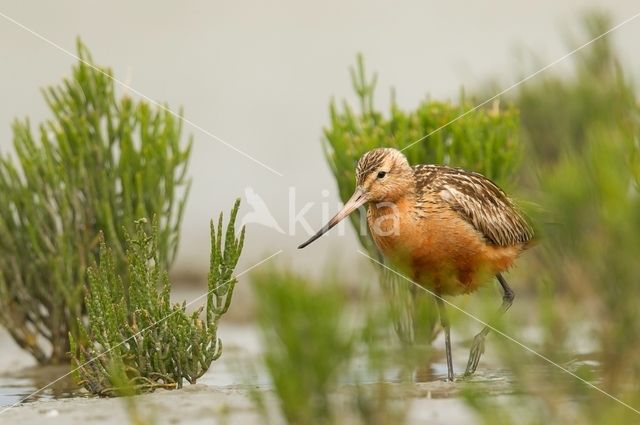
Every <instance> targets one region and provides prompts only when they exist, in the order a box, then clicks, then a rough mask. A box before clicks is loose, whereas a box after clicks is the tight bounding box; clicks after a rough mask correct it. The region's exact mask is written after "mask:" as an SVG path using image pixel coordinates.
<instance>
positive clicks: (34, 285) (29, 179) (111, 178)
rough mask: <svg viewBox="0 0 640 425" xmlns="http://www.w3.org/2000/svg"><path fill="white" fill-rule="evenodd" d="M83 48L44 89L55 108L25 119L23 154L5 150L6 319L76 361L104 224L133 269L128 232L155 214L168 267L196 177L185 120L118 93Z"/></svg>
mask: <svg viewBox="0 0 640 425" xmlns="http://www.w3.org/2000/svg"><path fill="white" fill-rule="evenodd" d="M77 48H78V56H79V58H80V60H79V62H78V63H77V64H76V65H75V66H74V67H73V71H72V76H71V77H70V78H68V79H65V80H64V82H63V83H62V84H60V85H58V86H55V87H49V88H47V89H45V90H43V95H44V98H45V100H46V102H47V105H48V107H49V109H50V111H51V114H52V117H51V118H50V119H47V120H45V121H44V122H42V123H41V124H40V125H39V126H38V129H37V131H36V132H33V131H32V129H31V124H30V122H29V120H17V121H15V123H14V124H13V145H14V148H15V158H12V157H11V156H9V155H6V154H5V155H3V156H0V195H1V196H2V202H1V203H0V324H2V325H3V326H4V327H5V328H6V329H7V331H8V332H9V333H10V334H11V336H12V337H13V339H14V340H15V341H16V342H17V343H18V344H19V345H20V346H21V347H22V348H24V349H25V350H27V351H28V352H29V353H30V354H31V355H32V356H33V357H34V358H35V359H36V360H37V361H38V362H39V363H61V362H65V361H68V359H67V353H68V351H69V334H70V333H71V334H76V332H77V318H78V317H83V316H85V314H86V312H87V308H86V306H85V304H84V288H85V286H86V283H87V273H86V270H87V267H88V266H89V265H90V264H91V263H92V262H93V261H94V260H95V258H96V255H97V254H98V251H99V249H100V236H99V235H100V233H101V232H102V234H103V235H104V240H105V241H106V243H107V244H108V245H109V246H110V249H111V255H112V256H113V267H114V268H115V270H116V271H118V272H122V271H123V270H124V269H125V263H126V259H125V248H124V245H125V239H126V238H125V232H126V231H128V232H132V231H133V223H134V221H135V220H136V219H138V218H141V217H152V216H156V217H157V248H158V261H159V262H160V263H161V264H162V265H163V266H164V267H168V266H169V265H170V264H171V262H172V261H173V258H174V257H175V253H176V249H177V246H178V234H179V230H180V223H181V220H182V213H183V210H184V205H185V201H186V197H187V193H188V188H189V184H190V181H189V179H188V178H187V177H186V170H187V162H188V159H189V155H190V152H191V143H190V142H189V143H186V144H185V143H182V128H181V121H180V120H179V119H178V118H176V117H175V116H174V115H172V114H171V113H170V112H168V111H166V110H163V109H158V108H155V107H152V106H151V105H149V104H148V103H146V102H144V101H134V100H133V99H132V98H130V97H128V96H122V97H118V96H116V88H115V84H114V81H113V80H112V78H111V71H110V70H109V69H107V68H99V67H97V66H95V65H93V61H92V59H91V56H90V54H89V51H88V50H87V48H86V47H85V46H84V45H83V44H82V43H81V42H80V41H78V47H77ZM125 229H126V230H125ZM148 230H149V229H148Z"/></svg>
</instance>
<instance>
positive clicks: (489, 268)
mask: <svg viewBox="0 0 640 425" xmlns="http://www.w3.org/2000/svg"><path fill="white" fill-rule="evenodd" d="M367 221H368V224H369V229H370V231H371V235H372V237H373V240H374V242H375V243H376V245H377V246H378V249H380V251H381V252H382V253H383V254H384V256H385V257H387V258H388V259H389V260H391V262H392V263H393V265H394V266H396V267H398V268H400V269H401V271H402V272H403V273H406V274H407V276H408V277H410V278H411V279H413V280H414V281H416V282H417V283H420V284H421V285H423V286H425V287H430V288H431V289H434V290H436V291H438V292H440V293H441V294H459V293H466V292H471V291H473V290H475V289H476V288H477V287H478V285H479V284H480V283H482V281H485V280H486V279H487V278H488V277H490V276H492V275H493V274H495V273H498V272H500V271H504V270H506V269H507V268H508V267H509V266H510V265H511V263H512V262H513V260H514V259H515V258H516V257H517V255H518V254H519V252H520V249H519V248H517V247H507V248H502V247H496V246H493V245H491V244H488V243H487V241H486V240H485V239H484V238H483V236H482V235H481V234H480V233H479V232H478V231H477V230H476V229H475V228H474V227H473V226H472V225H471V224H470V223H468V222H467V221H465V220H464V219H462V218H461V217H460V216H459V215H458V214H457V213H456V212H455V211H453V210H451V209H450V208H447V207H446V206H443V205H442V204H439V203H436V202H426V203H422V204H417V203H415V202H414V203H408V202H402V201H401V202H397V203H395V204H387V203H378V204H372V205H370V206H369V209H368V211H367Z"/></svg>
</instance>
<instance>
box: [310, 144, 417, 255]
mask: <svg viewBox="0 0 640 425" xmlns="http://www.w3.org/2000/svg"><path fill="white" fill-rule="evenodd" d="M414 187H415V182H414V178H413V170H412V168H411V166H410V165H409V161H407V158H406V157H405V156H404V155H403V154H402V152H400V151H399V150H397V149H392V148H379V149H373V150H371V151H369V152H367V153H365V154H364V155H362V157H361V158H360V160H359V161H358V165H357V166H356V190H355V192H354V193H353V195H352V196H351V198H350V199H349V200H348V201H347V202H346V203H345V204H344V207H343V208H342V210H340V212H338V214H336V215H335V216H334V217H333V218H332V219H331V220H329V222H328V223H327V224H326V225H325V226H324V227H323V228H322V229H320V230H319V231H318V233H316V234H315V235H313V236H312V237H311V238H310V239H309V240H308V241H306V242H305V243H303V244H302V245H300V246H299V247H298V248H304V247H305V246H307V245H309V244H310V243H311V242H313V241H315V240H316V239H318V238H319V237H320V236H322V235H324V234H325V233H326V232H328V231H329V230H330V229H331V228H332V227H333V226H335V225H336V224H338V223H339V222H340V221H341V220H343V219H344V218H346V217H347V216H348V215H349V214H351V213H352V212H353V211H355V210H356V209H358V208H359V207H361V206H362V205H364V204H366V203H367V202H395V201H397V200H398V199H399V198H400V197H402V196H404V195H406V194H407V193H409V192H412V191H413V188H414Z"/></svg>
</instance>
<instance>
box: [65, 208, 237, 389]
mask: <svg viewBox="0 0 640 425" xmlns="http://www.w3.org/2000/svg"><path fill="white" fill-rule="evenodd" d="M239 205H240V201H239V200H238V201H236V203H235V205H234V207H233V209H232V210H231V214H230V219H229V222H228V224H227V226H226V229H225V230H224V231H223V217H222V214H220V218H219V220H218V224H217V226H216V225H214V223H213V221H212V222H211V261H210V268H209V277H208V291H207V294H206V298H207V302H206V307H205V306H202V307H200V308H199V309H197V310H196V311H194V312H193V313H190V314H189V313H187V311H186V307H187V305H186V303H182V304H176V305H171V303H170V299H169V296H170V290H171V284H170V283H169V278H168V275H167V271H166V269H165V268H164V266H163V262H162V261H161V259H160V253H161V250H160V247H159V238H158V227H157V225H154V226H153V230H152V232H151V234H148V233H147V232H146V231H145V228H146V226H145V224H146V223H145V220H138V221H137V223H136V232H135V236H133V237H129V236H127V247H126V259H127V267H126V275H125V278H123V277H122V276H120V274H119V272H118V270H117V267H116V262H115V257H114V253H113V249H111V248H110V247H108V245H107V244H106V243H105V242H104V241H102V242H101V243H100V255H99V260H98V264H97V265H95V266H93V267H91V268H89V272H88V274H89V286H88V291H87V294H86V306H87V310H88V322H87V324H86V326H85V324H84V322H82V321H80V322H81V323H80V324H79V328H80V333H79V335H80V336H79V339H78V340H77V341H76V339H75V338H72V340H71V341H72V346H71V352H72V356H73V366H74V368H77V370H76V372H75V374H76V379H77V380H78V382H80V383H81V384H82V385H83V386H84V387H85V388H86V389H87V390H88V391H90V392H91V393H94V394H98V395H101V396H112V395H122V394H130V393H132V392H134V393H138V392H145V391H152V390H154V389H156V388H170V389H172V388H180V387H182V383H183V381H184V380H186V381H187V382H189V383H192V384H193V383H195V382H196V380H197V379H198V378H199V377H201V376H202V375H203V374H204V373H205V372H206V371H207V369H208V368H209V366H210V365H211V363H212V362H213V361H214V360H216V359H218V358H219V357H220V355H221V354H222V342H221V340H220V339H219V338H218V336H217V331H218V321H219V320H220V317H222V315H223V314H225V313H226V312H227V310H228V309H229V305H230V303H231V297H232V295H233V290H234V287H235V284H236V282H237V281H236V278H235V277H234V276H233V271H234V269H235V267H236V265H237V263H238V259H239V258H240V254H241V252H242V246H243V243H244V228H243V229H242V230H241V231H240V234H239V235H236V232H235V227H234V226H235V221H236V216H237V214H238V208H239ZM203 310H204V315H203Z"/></svg>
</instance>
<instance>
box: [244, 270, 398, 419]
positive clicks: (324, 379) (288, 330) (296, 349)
mask: <svg viewBox="0 0 640 425" xmlns="http://www.w3.org/2000/svg"><path fill="white" fill-rule="evenodd" d="M339 283H340V282H338V281H336V279H335V278H327V279H324V280H323V281H322V283H321V285H311V284H310V282H309V281H308V280H307V279H304V278H302V277H300V276H298V275H296V274H293V273H292V272H290V271H275V270H270V271H266V272H262V273H257V274H255V275H254V276H253V286H254V291H255V293H256V295H257V299H258V300H259V304H258V309H257V319H258V323H259V325H260V328H261V330H262V334H263V340H264V341H265V353H264V361H265V366H266V369H267V373H268V375H269V377H270V378H271V380H272V382H273V386H274V392H275V395H276V397H277V399H278V402H279V408H280V411H281V413H282V415H283V417H284V419H285V420H286V422H287V423H289V424H337V423H341V424H343V423H354V424H357V423H362V424H380V425H382V424H401V423H402V422H403V420H402V419H403V418H404V414H403V412H404V409H398V406H397V404H398V403H396V400H395V398H396V391H395V388H392V387H391V386H390V385H389V384H388V383H385V382H384V377H383V375H384V372H385V371H386V370H387V368H389V367H393V368H394V369H395V370H398V369H397V368H398V366H399V365H400V366H401V363H402V360H403V359H402V358H401V356H398V355H393V356H391V355H390V354H389V353H397V352H398V351H397V350H393V349H391V348H390V347H389V346H388V345H385V344H384V343H382V341H383V335H387V336H388V335H389V333H390V332H389V330H390V321H389V319H390V316H389V315H388V314H386V313H380V312H378V311H375V312H374V309H373V308H371V309H368V310H367V314H366V315H365V316H366V318H365V319H364V323H362V324H360V323H354V321H353V320H349V317H348V316H349V315H348V305H347V298H346V294H345V292H344V285H342V286H341V285H339ZM369 313H370V314H369ZM384 342H388V340H384ZM356 363H358V364H357V365H356ZM363 365H364V366H365V367H366V368H367V372H368V373H370V374H371V375H373V376H374V379H376V381H377V382H374V383H371V381H370V380H371V376H369V375H367V376H363V371H362V366H363ZM358 366H360V367H358ZM341 384H342V386H341ZM345 384H347V386H345ZM258 401H259V403H258V407H260V408H262V410H263V414H264V417H265V418H266V419H267V420H268V419H270V417H271V416H270V415H269V412H268V409H266V407H265V403H264V400H262V399H261V398H260V397H258Z"/></svg>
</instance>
